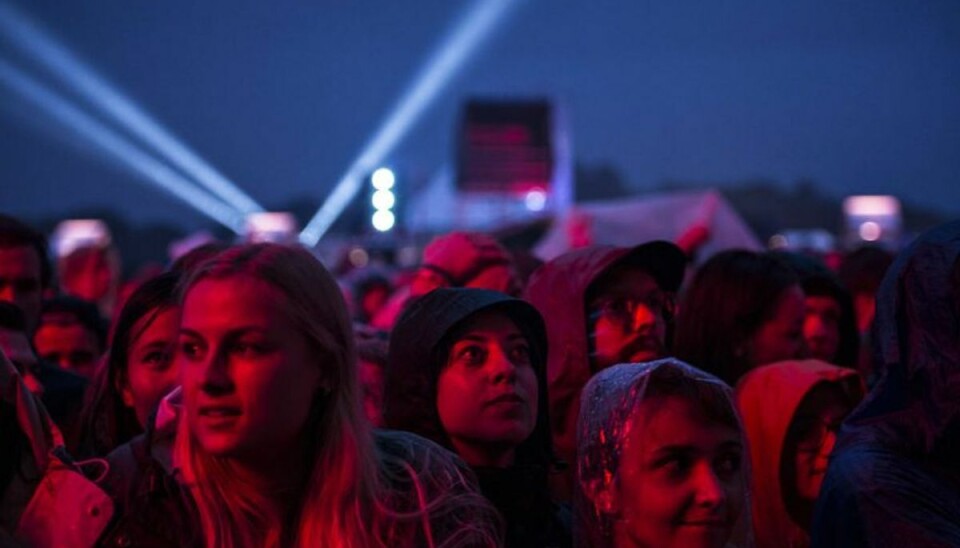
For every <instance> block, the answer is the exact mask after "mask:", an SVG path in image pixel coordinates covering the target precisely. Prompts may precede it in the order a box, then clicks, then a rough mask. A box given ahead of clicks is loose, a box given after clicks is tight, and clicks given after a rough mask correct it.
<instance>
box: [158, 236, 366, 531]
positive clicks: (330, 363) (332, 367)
mask: <svg viewBox="0 0 960 548" xmlns="http://www.w3.org/2000/svg"><path fill="white" fill-rule="evenodd" d="M237 275H249V276H253V277H256V278H257V279H259V280H261V281H264V282H266V283H268V284H270V285H271V286H273V287H274V288H276V289H278V290H280V292H281V293H283V294H284V295H285V297H286V301H287V302H286V305H287V306H286V309H287V311H288V313H289V315H290V319H291V321H292V323H293V325H294V326H296V328H297V329H298V330H299V331H300V332H301V333H303V335H304V336H305V337H306V338H307V339H308V340H309V341H310V343H311V344H312V345H313V346H314V347H315V350H316V354H315V355H316V356H317V367H322V368H323V369H324V373H325V375H326V377H327V378H326V380H327V383H328V384H327V386H328V387H329V389H330V390H329V393H327V394H325V395H322V396H318V399H317V401H316V402H315V403H314V409H313V410H312V411H311V417H310V419H309V420H308V426H307V427H306V432H305V435H307V436H311V437H312V439H310V440H308V441H309V442H311V443H309V445H310V447H309V451H310V455H309V461H308V462H310V463H311V470H310V473H309V478H308V480H307V481H306V483H305V488H304V492H303V494H302V496H301V498H300V500H299V501H298V502H299V504H298V505H297V506H298V511H297V513H296V515H295V517H294V518H293V519H295V520H296V521H294V522H292V523H288V524H285V523H279V522H278V521H279V520H280V519H282V518H281V517H280V516H269V515H266V514H265V512H264V511H263V510H262V509H263V508H265V507H266V505H264V504H262V503H261V501H262V500H263V498H264V495H262V494H260V493H258V492H256V490H254V489H252V488H251V487H249V486H245V485H241V484H239V482H237V481H236V480H235V479H234V477H235V476H233V475H231V473H230V464H229V462H227V461H225V460H223V459H219V458H216V457H213V456H210V455H207V454H205V453H204V452H203V451H202V450H199V449H198V447H197V445H196V440H194V439H193V436H192V435H191V433H190V431H189V426H188V425H187V421H185V420H182V421H180V426H179V431H178V435H177V443H176V447H175V457H174V458H175V464H176V466H177V467H178V468H179V470H180V473H181V474H182V480H183V481H184V483H186V484H187V485H188V487H189V488H190V492H191V494H192V495H193V499H194V502H195V503H196V505H197V509H198V511H199V517H200V523H201V526H202V532H203V536H204V539H205V541H206V544H207V545H208V546H254V545H256V546H260V545H264V544H266V543H268V542H270V543H274V542H275V543H278V544H279V543H280V542H281V539H267V538H266V536H265V535H266V534H267V531H288V532H289V534H290V538H285V539H283V541H284V542H286V543H293V544H297V545H301V546H344V547H353V546H370V545H374V544H376V542H375V535H376V530H377V528H376V527H375V525H376V524H371V523H370V520H371V518H373V517H374V516H373V512H372V510H373V501H374V500H375V498H376V497H377V492H378V480H377V458H376V453H375V451H374V448H373V442H372V436H371V431H370V426H369V424H368V423H367V421H366V420H365V419H364V418H363V414H362V411H361V407H360V401H359V390H358V379H357V372H356V367H355V363H356V355H355V349H354V343H353V336H352V331H351V324H350V320H349V318H348V316H347V312H346V305H345V303H344V302H343V297H342V296H341V294H340V290H339V287H338V286H337V284H336V282H335V280H334V279H333V277H332V276H330V274H329V273H328V272H327V271H326V270H325V269H324V268H323V267H322V266H321V265H320V263H319V262H318V261H317V260H316V259H315V258H314V257H313V256H312V255H310V253H309V252H307V251H306V250H304V249H299V248H293V247H285V246H279V245H272V244H258V245H247V246H239V247H234V248H230V249H227V250H226V251H224V252H222V253H220V254H219V255H216V256H215V257H213V258H212V259H210V260H209V261H207V262H206V263H204V264H203V265H201V266H200V267H199V268H198V269H197V270H196V272H195V273H194V274H193V276H191V277H190V279H189V280H187V282H186V283H185V284H184V286H183V288H182V292H181V299H185V298H186V297H187V296H188V294H189V291H190V288H191V287H193V285H195V284H196V283H197V282H198V281H200V280H203V279H209V278H214V279H217V278H227V277H232V276H237ZM371 525H374V527H371Z"/></svg>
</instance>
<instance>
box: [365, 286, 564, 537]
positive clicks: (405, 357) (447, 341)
mask: <svg viewBox="0 0 960 548" xmlns="http://www.w3.org/2000/svg"><path fill="white" fill-rule="evenodd" d="M546 351H547V342H546V333H545V330H544V325H543V320H542V319H541V318H540V315H539V313H537V311H536V309H535V308H533V307H532V306H531V305H530V304H528V303H526V302H524V301H521V300H519V299H515V298H511V297H509V296H507V295H505V294H503V293H498V292H495V291H489V290H482V289H473V288H441V289H436V290H434V291H432V292H430V293H428V294H426V295H425V296H423V297H420V298H418V299H415V300H414V301H412V302H411V303H410V305H409V306H408V307H407V309H406V310H405V311H404V313H403V314H402V315H401V316H400V319H399V320H398V321H397V324H396V326H395V327H394V331H393V333H392V335H391V339H390V351H389V357H388V362H387V378H386V383H385V386H384V420H385V423H386V425H387V426H388V427H390V428H396V429H399V430H407V431H410V432H413V433H415V434H419V435H421V436H424V437H426V438H428V439H430V440H432V441H434V442H436V443H438V444H440V445H442V446H443V447H446V448H447V449H449V450H451V451H454V452H456V453H457V454H458V455H459V456H460V457H461V458H463V460H465V461H466V462H467V464H468V465H470V467H471V468H472V469H473V471H474V472H475V473H476V474H477V477H478V478H479V480H480V490H481V492H482V493H483V494H484V496H486V497H487V498H488V499H490V501H491V502H493V504H494V506H495V507H496V508H497V510H499V511H500V513H501V515H503V517H504V518H505V520H506V525H507V534H506V546H510V547H538V546H540V547H546V546H570V544H571V539H570V529H569V518H568V517H567V518H566V519H565V516H566V513H565V512H563V511H562V509H561V508H560V507H559V506H558V505H556V504H555V503H553V502H552V501H551V498H550V493H549V488H548V474H549V473H550V472H551V469H552V448H551V444H550V426H549V420H548V408H547V401H548V398H547V392H546V390H547V387H546V371H545V366H546Z"/></svg>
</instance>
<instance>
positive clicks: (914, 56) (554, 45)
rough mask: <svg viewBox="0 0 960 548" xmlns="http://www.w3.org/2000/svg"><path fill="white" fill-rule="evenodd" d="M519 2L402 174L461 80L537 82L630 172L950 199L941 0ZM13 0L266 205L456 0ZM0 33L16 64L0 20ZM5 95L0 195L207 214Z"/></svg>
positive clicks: (955, 116) (428, 169)
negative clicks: (800, 182)
mask: <svg viewBox="0 0 960 548" xmlns="http://www.w3.org/2000/svg"><path fill="white" fill-rule="evenodd" d="M0 1H3V0H0ZM294 4H295V5H294ZM518 4H519V5H518V7H517V9H516V11H514V12H513V14H512V16H510V17H509V18H508V20H507V21H506V23H505V24H504V25H503V26H502V28H501V29H500V30H499V31H498V32H497V33H496V34H495V35H494V36H493V37H492V39H491V40H490V41H489V42H488V46H487V47H485V48H483V49H482V50H481V51H479V52H478V54H477V56H476V57H475V58H474V59H473V60H472V61H471V62H470V63H469V64H468V65H467V66H466V67H465V69H464V71H463V72H462V73H461V74H460V76H459V77H458V78H457V79H456V80H455V81H454V82H453V85H452V86H451V87H450V88H448V89H447V90H446V92H445V93H444V94H443V95H442V96H441V98H440V99H439V100H438V101H437V102H436V103H435V104H434V105H433V106H432V107H431V108H429V109H428V110H427V111H426V113H425V116H424V117H423V118H422V119H421V121H420V122H419V123H418V124H417V126H416V127H415V128H414V130H413V131H412V132H411V133H410V134H409V135H408V136H407V138H406V139H405V140H404V142H403V144H402V145H401V146H400V147H399V148H398V149H397V150H396V152H395V154H394V155H393V156H392V158H391V159H392V162H393V163H394V164H395V165H397V166H398V167H400V168H401V170H402V171H403V173H405V174H406V175H407V176H409V177H412V178H424V177H427V176H429V175H430V174H431V173H433V172H434V171H435V170H437V169H438V168H439V167H440V166H441V165H443V164H444V163H445V162H448V161H449V160H450V158H451V157H452V152H453V150H452V146H451V139H452V137H453V132H454V125H455V121H456V119H457V114H458V108H459V104H460V102H461V101H462V100H463V99H464V98H465V97H469V96H472V95H522V96H544V95H546V96H549V97H553V98H555V99H557V100H558V101H559V102H560V103H561V104H563V105H564V106H565V107H566V109H567V110H568V112H569V115H570V121H571V125H572V128H573V132H574V133H573V139H574V150H575V153H576V156H577V158H578V159H579V160H580V161H583V162H588V163H601V162H603V163H610V164H613V165H616V166H618V167H619V168H620V169H621V170H622V171H623V173H624V175H625V176H626V177H627V178H628V179H629V180H630V181H631V182H632V183H633V184H634V185H635V186H636V187H637V188H638V189H643V188H651V187H653V186H655V185H657V184H658V183H660V182H661V181H663V180H667V179H670V180H682V181H691V182H724V181H736V180H742V179H746V178H752V177H769V178H773V179H776V180H779V181H782V182H783V183H793V182H794V181H796V180H797V179H799V178H804V177H806V178H811V179H814V180H815V181H817V182H818V183H820V184H821V186H823V187H825V188H828V189H829V190H830V192H832V193H834V194H836V195H842V194H845V193H850V192H856V193H893V194H896V195H898V196H900V197H901V198H903V199H906V200H909V201H913V202H916V203H920V204H923V205H929V206H936V207H939V208H940V209H942V210H944V211H945V212H948V213H950V214H951V215H958V216H960V2H957V1H956V0H931V1H917V2H904V1H902V0H857V1H837V0H811V1H804V2H772V1H769V0H766V1H760V0H758V1H747V0H731V1H697V2H692V1H683V0H680V1H677V2H646V1H644V2H641V1H628V0H622V1H605V0H590V1H576V2H575V1H569V0H526V1H521V2H519V3H518ZM14 5H15V6H18V7H19V8H20V9H21V11H23V12H26V13H28V14H29V15H31V16H32V17H33V18H34V19H36V20H37V21H39V22H41V23H42V24H43V25H44V26H45V27H46V28H47V29H48V30H50V31H52V32H53V33H55V34H56V35H57V36H58V37H59V38H60V39H61V40H62V41H63V42H64V43H66V44H68V45H69V46H70V47H71V48H72V49H73V50H74V51H75V52H76V53H77V54H78V55H80V56H81V57H82V58H83V59H85V60H86V61H88V62H89V63H90V64H92V65H93V66H95V67H97V69H98V70H99V72H100V73H101V74H103V75H104V76H106V77H107V78H108V79H109V80H110V81H111V82H113V83H114V84H116V85H117V86H118V87H119V88H121V89H122V90H124V91H125V92H127V93H128V94H129V95H130V96H132V97H133V98H135V99H136V100H137V101H138V102H139V104H140V105H142V106H143V107H145V108H146V109H147V110H148V111H149V112H151V113H152V114H153V115H154V116H155V117H156V118H157V119H159V120H160V121H162V122H164V123H165V124H166V126H167V127H168V128H169V129H171V130H172V131H173V133H174V134H176V135H178V136H179V137H180V138H181V139H183V140H184V141H185V142H186V143H188V144H189V145H190V146H191V147H193V148H194V150H196V151H197V152H199V153H200V154H201V155H202V156H203V157H204V158H206V159H207V160H208V161H210V162H211V163H212V164H213V165H214V166H216V167H217V168H218V169H220V170H221V171H222V172H223V173H224V174H226V175H227V176H228V177H229V178H231V179H232V180H234V181H235V182H237V183H238V184H239V185H240V186H241V187H243V188H244V189H245V190H246V191H247V192H249V193H250V194H251V195H252V196H253V197H254V198H255V199H257V200H258V201H260V202H261V203H263V204H264V205H265V206H267V207H271V206H276V205H278V204H283V203H288V202H289V201H290V200H292V199H294V198H296V197H302V196H309V197H313V198H314V199H316V200H318V201H319V200H320V199H321V198H322V197H324V196H326V194H327V192H329V189H330V188H331V186H332V184H333V182H335V181H336V180H337V179H339V177H340V176H341V175H342V173H343V172H344V170H345V169H346V168H347V166H348V165H349V164H350V162H351V161H352V160H353V159H354V157H355V156H356V154H357V153H358V152H359V151H360V149H361V148H362V147H363V145H364V144H365V143H366V141H367V139H368V138H369V137H370V135H371V134H372V133H373V131H374V130H375V129H376V128H377V127H378V126H379V124H380V123H381V121H382V120H383V119H384V118H385V116H386V115H387V114H388V111H389V110H390V108H391V107H392V106H393V104H394V102H395V101H396V99H397V97H398V96H399V95H400V94H401V93H402V92H403V91H404V90H405V88H406V87H407V85H408V83H409V82H410V81H411V80H412V78H413V76H414V74H415V73H416V72H417V71H418V69H419V68H420V67H421V66H422V64H423V62H424V60H425V59H426V58H427V57H428V55H429V54H430V53H431V51H432V50H433V48H434V47H435V46H436V45H437V44H439V42H440V39H441V38H442V37H443V36H444V35H445V34H446V33H447V32H448V30H449V28H450V26H451V23H452V22H453V21H455V20H456V19H457V18H458V15H459V14H460V13H462V12H463V8H464V7H466V6H468V5H469V3H467V2H456V1H451V0H408V1H400V2H398V1H396V0H359V1H358V0H323V1H315V2H299V3H286V2H285V3H274V2H260V1H256V2H252V1H251V2H237V1H222V0H218V1H204V2H187V1H181V0H166V1H164V2H131V1H130V0H109V1H106V0H100V1H97V2H63V1H61V0H30V1H23V0H21V1H19V2H14ZM0 43H2V41H0ZM0 56H2V58H3V59H6V60H8V61H14V62H15V63H16V64H17V66H19V67H21V68H24V69H29V70H31V71H33V70H36V66H35V65H32V64H30V63H26V62H23V58H22V57H19V56H17V55H16V54H15V52H14V51H13V50H11V49H10V48H9V47H7V46H6V44H3V45H0ZM13 97H14V96H13V95H11V94H10V92H9V91H8V90H6V89H3V88H0V101H2V102H3V106H4V107H5V108H2V109H0V204H2V206H0V208H2V209H3V210H4V211H8V212H11V213H14V214H19V215H24V216H39V215H50V214H54V215H56V214H60V213H62V212H65V211H68V210H70V209H72V208H75V207H82V206H91V205H97V204H103V203H111V204H117V205H118V206H120V207H123V208H124V210H125V213H126V215H127V216H128V217H130V218H131V219H135V218H142V219H149V220H170V221H175V222H177V223H180V224H181V225H183V226H185V227H196V226H200V225H205V224H207V221H206V220H205V219H204V218H203V217H202V216H200V215H199V214H197V213H195V212H194V211H193V210H191V209H189V208H186V207H184V206H183V205H181V204H180V203H179V202H177V201H176V200H173V199H171V198H168V197H167V196H166V195H164V194H162V193H161V192H160V191H157V190H153V189H151V188H148V187H146V186H144V185H141V184H140V183H138V182H137V181H136V180H135V178H134V177H133V176H131V175H130V174H129V173H128V172H126V171H123V170H119V169H117V168H115V167H113V166H112V165H111V164H110V163H105V162H103V161H101V160H99V159H97V158H96V157H95V156H92V155H90V154H89V153H88V152H89V150H88V149H86V148H85V147H84V146H83V144H82V143H79V142H77V141H76V140H74V139H71V138H66V137H63V136H62V134H61V136H59V137H56V135H55V132H54V133H51V132H50V131H49V127H48V126H46V125H45V124H43V123H42V122H38V120H41V118H38V117H37V115H36V113H35V112H34V111H31V110H30V109H27V108H26V107H24V105H23V104H21V103H20V102H19V101H16V100H15V99H14V98H13Z"/></svg>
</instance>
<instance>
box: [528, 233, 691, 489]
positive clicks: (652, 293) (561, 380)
mask: <svg viewBox="0 0 960 548" xmlns="http://www.w3.org/2000/svg"><path fill="white" fill-rule="evenodd" d="M686 264H687V257H686V255H685V254H684V253H683V251H681V250H680V248H679V247H677V246H676V245H674V244H672V243H670V242H666V241H653V242H648V243H645V244H642V245H638V246H636V247H614V246H606V245H597V246H591V247H585V248H580V249H576V250H573V251H570V252H567V253H565V254H563V255H561V256H559V257H557V258H555V259H553V260H552V261H550V262H548V263H546V264H545V265H543V266H542V267H541V268H539V269H538V270H537V271H536V272H534V274H533V275H532V276H531V278H530V281H529V283H528V285H527V288H526V293H525V298H526V300H528V301H529V302H531V303H532V304H533V305H534V306H535V307H536V308H537V309H538V310H539V311H540V313H541V314H542V315H543V317H544V320H545V321H546V326H547V336H548V340H549V351H548V352H547V356H548V359H547V382H548V387H547V389H548V394H549V396H550V414H551V430H552V433H553V440H554V447H555V448H556V451H557V454H558V456H559V457H560V458H562V459H563V460H565V461H566V462H568V463H570V462H573V459H574V457H575V456H576V435H577V430H576V429H577V415H578V413H579V410H580V391H581V390H582V389H583V387H584V385H586V384H587V381H588V380H590V378H591V377H592V376H593V375H594V374H595V373H597V372H598V371H601V370H603V369H606V368H607V367H610V366H612V365H616V364H618V363H629V362H645V361H651V360H655V359H658V358H662V357H664V356H666V355H667V354H668V352H669V347H670V332H671V330H672V327H671V323H672V319H673V304H674V295H675V293H676V291H677V290H678V289H679V287H680V284H681V282H682V281H683V275H684V270H685V268H686ZM568 472H569V471H568ZM571 479H572V478H569V477H567V478H566V479H565V480H564V479H560V480H558V481H557V482H555V485H554V489H555V491H556V494H557V495H558V496H559V497H561V498H566V497H568V496H569V492H570V489H569V488H570V481H571Z"/></svg>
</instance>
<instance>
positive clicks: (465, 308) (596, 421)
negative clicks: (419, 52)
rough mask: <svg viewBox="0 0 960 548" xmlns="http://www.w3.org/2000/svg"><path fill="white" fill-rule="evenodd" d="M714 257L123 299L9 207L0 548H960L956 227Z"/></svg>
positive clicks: (262, 269) (373, 275) (638, 256)
mask: <svg viewBox="0 0 960 548" xmlns="http://www.w3.org/2000/svg"><path fill="white" fill-rule="evenodd" d="M700 236H701V237H699V238H693V239H691V238H681V239H680V240H678V242H677V243H673V242H667V241H652V242H638V243H637V245H636V246H634V247H628V248H623V247H613V246H604V245H584V246H581V247H579V248H576V249H573V250H571V251H568V252H566V253H564V254H562V255H560V256H558V257H555V258H553V259H551V260H549V261H546V262H539V261H535V260H533V259H532V258H531V256H530V255H529V254H523V255H521V254H520V253H518V252H516V251H515V250H508V249H506V248H505V247H504V246H503V245H502V244H501V243H500V242H498V241H497V240H496V239H494V238H493V237H492V236H490V235H487V234H482V233H476V232H452V233H448V234H443V235H440V236H438V237H436V238H435V239H434V240H433V241H432V242H430V244H429V245H427V246H426V248H425V249H424V250H423V255H422V260H421V261H420V263H419V265H418V266H417V267H416V268H415V269H414V270H412V271H404V272H400V271H389V270H386V269H374V268H369V267H368V268H364V269H360V270H354V271H347V270H346V269H343V270H341V269H336V268H335V269H331V268H328V267H326V266H324V264H323V263H321V261H320V260H318V259H317V258H316V257H315V255H314V254H312V253H311V252H310V251H309V250H306V249H304V248H301V247H299V246H294V245H281V244H273V243H246V244H236V245H229V244H221V243H212V244H206V245H203V246H200V247H198V248H195V249H194V250H192V251H190V252H189V253H187V254H186V255H184V256H182V257H179V258H177V259H176V260H175V261H173V262H172V263H171V264H170V265H168V266H167V267H165V268H163V269H156V271H151V272H149V273H146V274H144V275H141V276H138V277H136V278H135V279H133V280H129V281H126V282H125V283H121V280H120V272H121V268H120V257H119V255H118V254H117V252H116V251H115V250H114V249H112V248H110V247H109V246H107V247H101V246H91V247H82V248H80V249H77V250H75V251H73V252H72V253H71V254H69V255H67V256H65V257H62V258H59V259H58V260H56V261H55V263H56V264H53V263H54V261H51V259H50V254H49V252H48V249H47V244H46V241H45V238H44V237H43V235H41V234H40V233H38V232H37V231H35V230H33V229H32V228H31V227H30V226H28V225H27V224H25V223H23V222H21V221H20V220H17V219H15V218H13V217H9V216H5V215H0V351H2V352H0V546H7V545H10V546H77V547H79V546H173V545H176V546H216V547H233V546H240V547H242V546H343V547H374V546H384V547H386V546H391V547H393V546H429V547H441V546H443V547H452V546H480V547H488V546H508V547H572V546H578V547H604V546H610V547H660V546H665V547H666V546H675V547H687V546H689V547H716V548H720V547H725V546H737V547H751V546H758V547H804V546H822V547H833V546H836V547H841V546H843V547H846V546H944V547H946V546H960V222H955V223H951V224H947V225H943V226H941V227H938V228H935V229H933V230H931V231H929V232H927V233H925V234H923V235H922V236H920V237H919V238H917V239H916V240H915V241H914V242H913V243H911V244H910V245H909V246H908V247H906V248H905V249H903V250H901V251H900V252H899V253H897V254H896V255H894V254H893V253H891V252H888V251H885V250H881V249H878V248H863V249H860V250H857V251H853V252H851V253H849V254H847V255H846V256H845V257H843V258H842V261H840V262H839V264H834V262H831V264H830V265H829V266H828V265H827V264H826V262H824V261H823V260H822V259H821V258H820V257H816V256H813V255H807V254H800V253H786V252H756V251H747V250H728V251H723V252H720V253H717V254H715V255H713V256H712V257H708V258H704V259H705V260H704V261H703V262H702V264H699V265H697V262H696V261H694V260H693V257H694V256H695V255H696V247H697V245H698V242H699V243H702V241H703V238H706V237H708V235H707V234H701V235H700ZM678 244H679V245H678ZM521 257H522V258H521Z"/></svg>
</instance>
